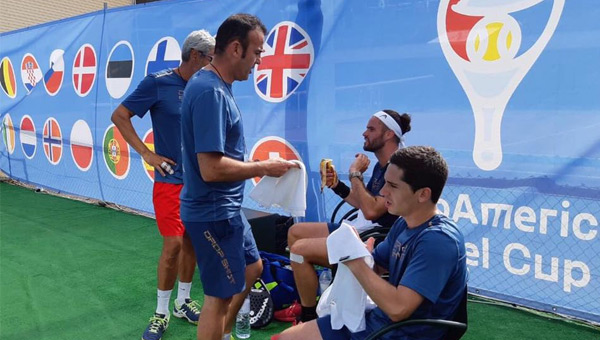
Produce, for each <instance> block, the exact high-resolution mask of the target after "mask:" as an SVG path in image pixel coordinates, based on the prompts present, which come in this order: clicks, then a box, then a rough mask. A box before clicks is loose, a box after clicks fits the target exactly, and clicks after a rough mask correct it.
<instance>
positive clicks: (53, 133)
mask: <svg viewBox="0 0 600 340" xmlns="http://www.w3.org/2000/svg"><path fill="white" fill-rule="evenodd" d="M17 136H18V139H19V140H20V144H21V149H22V151H23V155H24V156H25V157H26V158H27V159H30V160H32V159H33V158H34V157H35V155H36V151H37V148H38V140H40V141H41V145H42V149H43V151H44V155H45V156H46V159H47V160H48V162H49V163H50V164H52V165H57V164H59V163H60V162H61V161H62V160H63V159H64V158H65V157H64V153H65V152H64V149H65V148H67V147H69V148H70V150H71V158H72V159H73V163H74V164H75V166H76V167H77V168H78V169H79V170H80V171H83V172H86V171H88V170H89V169H90V168H91V166H92V163H93V160H94V139H93V137H92V131H91V129H90V127H89V125H88V124H87V122H86V121H84V120H82V119H80V120H78V121H76V122H75V123H74V124H73V126H72V128H71V133H70V136H69V137H70V138H69V139H66V138H65V137H66V136H65V135H64V134H63V131H62V129H61V126H60V124H59V123H58V121H57V120H56V118H54V117H49V118H48V119H46V121H45V122H44V125H43V128H42V130H41V133H40V132H38V130H37V129H36V126H35V123H34V121H33V118H32V117H30V116H29V115H24V116H23V117H22V118H21V122H20V124H19V126H18V127H15V126H14V124H13V121H12V118H11V116H10V114H6V115H4V118H3V119H2V139H3V141H4V145H5V146H6V150H7V151H8V153H9V154H11V155H12V154H13V153H14V151H15V149H16V143H17ZM143 141H144V143H145V144H146V145H147V146H148V148H149V149H150V150H154V133H153V131H152V129H150V130H148V131H147V132H146V134H145V135H144V138H143ZM102 155H103V156H102V158H103V160H104V163H105V165H106V168H107V169H108V171H109V172H110V173H111V175H113V176H114V177H115V178H117V179H124V178H126V177H127V175H128V174H129V169H130V163H131V158H132V157H131V156H132V155H131V150H130V148H129V145H128V144H127V142H126V141H125V139H124V138H123V136H122V135H121V133H120V132H119V129H117V128H116V127H115V126H114V125H112V124H111V125H109V126H108V127H107V128H106V130H105V131H104V135H103V138H102ZM140 158H141V157H140ZM141 163H142V165H143V167H144V169H145V172H146V174H147V175H148V178H149V179H150V180H152V181H153V180H154V168H152V167H151V166H150V165H148V164H147V163H146V162H144V161H143V159H142V161H141Z"/></svg>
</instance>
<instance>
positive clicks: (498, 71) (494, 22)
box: [437, 0, 565, 171]
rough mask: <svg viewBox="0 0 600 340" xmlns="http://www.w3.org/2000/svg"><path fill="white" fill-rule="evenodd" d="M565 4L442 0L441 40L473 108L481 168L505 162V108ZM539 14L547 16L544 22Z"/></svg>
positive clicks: (522, 0) (523, 0)
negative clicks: (502, 129)
mask: <svg viewBox="0 0 600 340" xmlns="http://www.w3.org/2000/svg"><path fill="white" fill-rule="evenodd" d="M564 4H565V0H545V1H544V0H503V1H489V0H441V1H440V7H439V9H438V17H437V27H438V36H439V41H440V45H441V47H442V51H443V52H444V56H445V57H446V59H447V61H448V64H450V67H451V68H452V71H453V72H454V74H455V75H456V78H458V81H459V82H460V84H461V85H462V88H463V89H464V91H465V93H466V94H467V97H468V99H469V102H470V103H471V107H472V109H473V114H474V117H475V143H474V146H473V160H474V162H475V164H476V165H477V166H478V167H479V168H480V169H482V170H487V171H491V170H494V169H496V168H498V167H499V166H500V164H501V163H502V144H501V140H500V136H501V133H500V126H501V123H502V116H503V114H504V110H505V108H506V105H507V104H508V101H509V100H510V98H511V97H512V95H513V93H514V91H515V90H516V88H517V86H519V84H520V83H521V81H522V80H523V78H524V77H525V75H526V74H527V72H529V70H530V69H531V66H532V65H533V64H534V63H535V61H536V60H537V59H538V57H539V56H540V54H541V53H542V51H543V50H544V48H545V47H546V45H547V44H548V41H549V40H550V38H551V37H552V35H553V34H554V31H555V29H556V26H557V25H558V21H559V20H560V16H561V13H562V10H563V7H564ZM539 17H545V18H547V21H546V20H544V21H542V22H541V23H540V21H539V19H538V18H539ZM537 26H539V27H537ZM522 37H531V39H527V40H522Z"/></svg>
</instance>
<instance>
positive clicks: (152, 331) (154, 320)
mask: <svg viewBox="0 0 600 340" xmlns="http://www.w3.org/2000/svg"><path fill="white" fill-rule="evenodd" d="M167 327H169V316H168V315H164V314H158V313H154V315H153V316H152V317H151V318H150V324H149V325H148V327H147V328H146V330H145V331H144V335H142V340H160V339H162V336H163V334H164V333H165V331H166V330H167Z"/></svg>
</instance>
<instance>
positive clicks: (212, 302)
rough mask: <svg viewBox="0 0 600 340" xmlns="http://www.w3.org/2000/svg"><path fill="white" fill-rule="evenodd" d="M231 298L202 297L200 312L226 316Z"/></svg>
mask: <svg viewBox="0 0 600 340" xmlns="http://www.w3.org/2000/svg"><path fill="white" fill-rule="evenodd" d="M232 298H233V297H228V298H220V297H215V296H210V295H205V296H204V303H203V304H202V311H203V312H207V313H216V314H218V315H226V314H227V310H228V308H229V304H230V303H231V300H232Z"/></svg>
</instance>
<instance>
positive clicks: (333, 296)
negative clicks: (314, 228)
mask: <svg viewBox="0 0 600 340" xmlns="http://www.w3.org/2000/svg"><path fill="white" fill-rule="evenodd" d="M327 256H328V257H329V263H331V264H334V263H339V266H338V271H337V273H336V275H335V278H334V280H333V283H332V284H331V286H329V288H328V289H327V290H326V291H325V293H324V294H322V296H321V298H320V299H319V304H318V306H317V313H318V315H319V316H324V315H328V314H331V327H332V328H333V329H341V328H342V327H343V326H346V327H348V329H349V330H350V331H351V332H360V331H363V330H365V310H366V309H371V308H373V307H374V304H373V302H372V301H371V299H370V298H369V296H368V295H367V293H366V292H365V291H364V289H363V288H362V286H361V285H360V283H359V282H358V280H357V279H356V277H355V276H354V274H352V272H351V271H350V269H349V268H348V267H346V265H344V263H343V262H344V261H348V260H352V259H357V258H361V257H362V258H364V260H365V262H366V263H367V265H369V267H373V257H372V256H371V254H370V253H369V251H368V250H367V248H366V247H365V245H364V243H363V242H362V241H361V240H360V239H359V238H358V236H357V235H356V233H355V232H354V230H353V228H352V227H351V226H350V225H349V224H347V223H345V222H344V223H342V225H341V226H340V227H339V228H338V229H337V230H336V231H334V232H333V233H331V235H329V237H327Z"/></svg>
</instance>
